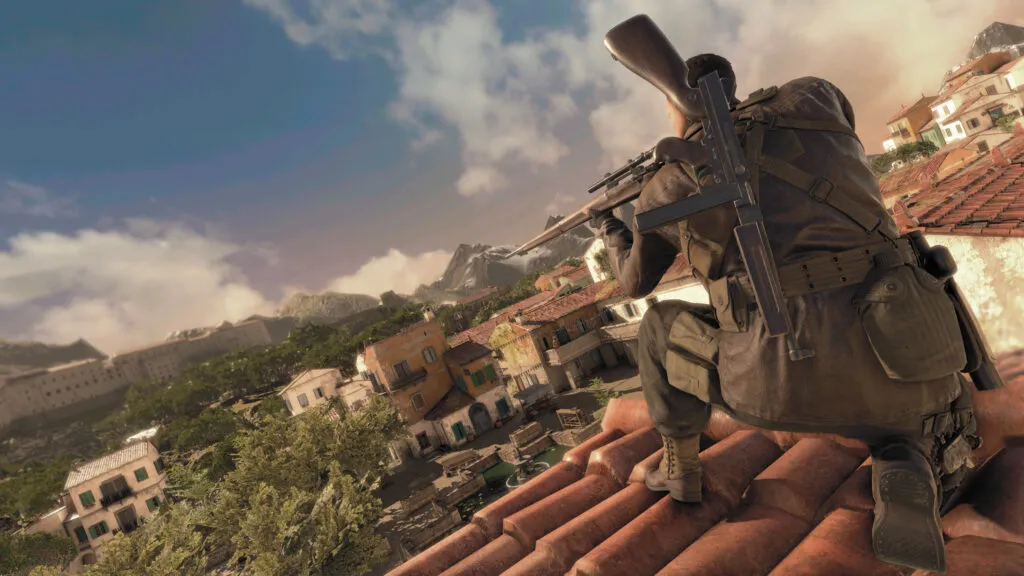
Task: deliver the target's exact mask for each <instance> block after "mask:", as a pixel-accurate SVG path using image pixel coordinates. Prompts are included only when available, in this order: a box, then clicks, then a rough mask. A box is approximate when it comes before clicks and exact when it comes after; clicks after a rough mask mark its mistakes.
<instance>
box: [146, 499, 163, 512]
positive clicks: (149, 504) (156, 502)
mask: <svg viewBox="0 0 1024 576" xmlns="http://www.w3.org/2000/svg"><path fill="white" fill-rule="evenodd" d="M159 507H160V497H159V496H153V497H152V498H150V499H149V500H146V508H148V509H149V511H150V512H152V511H154V510H156V509H157V508H159Z"/></svg>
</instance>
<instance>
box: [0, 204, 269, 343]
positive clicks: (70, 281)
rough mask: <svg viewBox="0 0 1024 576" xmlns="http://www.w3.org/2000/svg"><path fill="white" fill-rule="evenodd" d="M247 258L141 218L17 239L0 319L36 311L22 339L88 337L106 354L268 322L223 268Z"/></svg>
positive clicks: (0, 266) (4, 258) (5, 266)
mask: <svg viewBox="0 0 1024 576" xmlns="http://www.w3.org/2000/svg"><path fill="white" fill-rule="evenodd" d="M246 250H247V248H246V247H245V246H240V245H237V244H232V243H230V242H226V241H223V240H215V239H212V238H210V237H207V236H203V235H201V234H199V233H197V232H195V231H193V230H192V229H189V228H187V227H184V226H182V225H180V224H175V223H168V222H159V221H155V220H145V219H136V220H129V221H127V222H125V223H124V225H123V226H122V227H119V228H116V229H109V230H104V231H99V230H88V229H87V230H80V231H78V232H76V233H74V234H68V235H65V234H59V233H55V232H40V233H23V234H20V235H18V236H15V237H13V238H11V239H10V240H9V249H8V250H7V251H5V252H0V311H2V310H3V309H5V308H6V309H13V308H19V307H21V308H25V307H28V306H32V307H33V308H39V309H40V310H41V312H40V314H39V316H38V317H36V318H33V319H32V320H33V321H32V327H31V328H30V329H28V330H27V331H26V332H25V333H24V334H19V335H18V336H20V337H24V338H29V339H36V340H41V341H45V342H68V341H72V340H75V339H77V338H80V337H84V338H86V339H88V340H89V341H91V342H92V343H93V344H95V345H97V346H99V347H100V348H101V349H103V350H105V351H108V352H113V351H116V350H118V349H121V348H125V347H130V346H136V345H139V344H144V343H146V342H151V341H157V340H161V339H163V338H164V337H166V335H167V334H168V333H170V332H172V331H175V330H180V329H183V328H193V327H198V326H207V325H212V324H216V323H219V322H221V321H223V320H229V321H233V320H239V319H242V318H245V317H246V316H249V315H251V314H257V313H270V312H272V311H273V309H274V306H273V304H272V303H271V302H269V301H268V300H267V299H266V298H265V297H264V296H263V295H262V294H261V293H260V292H259V291H257V290H255V289H254V288H252V287H251V286H250V285H249V284H248V282H247V280H246V278H245V277H244V276H243V275H242V273H241V272H240V271H239V269H238V268H237V267H236V266H234V265H232V264H231V263H229V261H228V260H229V258H230V257H232V256H234V255H237V254H240V253H243V252H245V251H246Z"/></svg>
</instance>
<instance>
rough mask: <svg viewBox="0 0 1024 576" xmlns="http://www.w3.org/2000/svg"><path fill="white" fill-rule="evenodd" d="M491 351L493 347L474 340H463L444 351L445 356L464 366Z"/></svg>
mask: <svg viewBox="0 0 1024 576" xmlns="http://www.w3.org/2000/svg"><path fill="white" fill-rule="evenodd" d="M490 353H491V349H490V348H488V347H487V346H484V345H483V344H478V343H476V342H473V341H472V340H469V341H466V342H463V343H462V344H459V345H458V346H456V347H454V348H452V349H450V350H448V351H447V352H445V353H444V357H445V358H447V359H449V360H451V361H452V362H454V363H456V364H458V365H459V366H462V365H464V364H469V363H470V362H472V361H473V360H476V359H477V358H483V357H484V356H487V355H488V354H490Z"/></svg>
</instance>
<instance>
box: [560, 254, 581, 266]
mask: <svg viewBox="0 0 1024 576" xmlns="http://www.w3.org/2000/svg"><path fill="white" fill-rule="evenodd" d="M562 265H564V266H572V267H573V268H578V267H580V266H583V260H580V259H579V258H575V257H573V258H568V259H566V260H565V262H562Z"/></svg>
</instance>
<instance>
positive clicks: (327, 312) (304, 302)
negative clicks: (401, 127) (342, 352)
mask: <svg viewBox="0 0 1024 576" xmlns="http://www.w3.org/2000/svg"><path fill="white" fill-rule="evenodd" d="M379 303H380V299H379V298H378V297H374V296H367V295H365V294H341V293H339V292H324V293H322V294H303V293H301V292H299V293H296V294H293V295H292V296H291V297H289V298H288V299H287V300H285V301H284V303H282V304H281V307H280V308H279V309H278V310H277V312H276V314H277V315H278V316H291V317H293V318H297V319H299V320H304V319H307V318H333V319H335V320H341V319H342V318H346V317H348V316H352V315H353V314H356V313H358V312H362V311H364V310H370V309H372V308H376V307H377V305H378V304H379Z"/></svg>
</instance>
